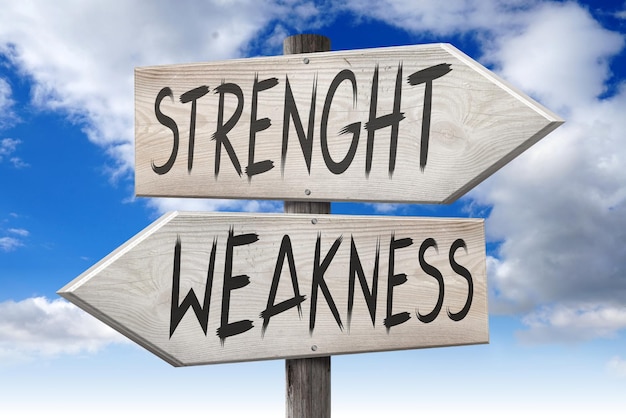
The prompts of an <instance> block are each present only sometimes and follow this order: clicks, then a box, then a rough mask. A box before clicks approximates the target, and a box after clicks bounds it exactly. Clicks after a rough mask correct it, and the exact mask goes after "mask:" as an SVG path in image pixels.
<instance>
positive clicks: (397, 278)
mask: <svg viewBox="0 0 626 418" xmlns="http://www.w3.org/2000/svg"><path fill="white" fill-rule="evenodd" d="M411 244H413V240H412V239H411V238H402V239H399V240H396V237H395V235H393V234H392V235H391V243H390V244H389V273H388V276H387V317H386V318H385V321H384V324H385V327H387V332H389V330H390V329H391V327H393V326H396V325H400V324H402V323H404V322H406V321H408V320H409V318H410V317H411V314H409V313H408V312H400V313H397V314H393V315H392V312H393V288H394V287H396V286H399V285H401V284H402V283H404V282H406V281H407V277H406V274H404V273H401V274H395V273H394V264H395V252H396V250H397V249H400V248H406V247H408V246H410V245H411Z"/></svg>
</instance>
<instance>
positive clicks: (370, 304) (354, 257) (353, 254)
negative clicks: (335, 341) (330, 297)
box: [348, 237, 380, 329]
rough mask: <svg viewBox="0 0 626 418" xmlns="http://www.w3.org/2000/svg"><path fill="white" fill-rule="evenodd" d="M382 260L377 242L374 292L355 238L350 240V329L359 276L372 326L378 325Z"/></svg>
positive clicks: (373, 274)
mask: <svg viewBox="0 0 626 418" xmlns="http://www.w3.org/2000/svg"><path fill="white" fill-rule="evenodd" d="M379 260H380V240H378V241H377V242H376V257H375V259H374V271H373V273H372V290H371V291H370V289H369V287H368V285H367V280H365V273H364V272H363V266H362V265H361V259H360V258H359V253H358V252H357V250H356V245H354V237H351V240H350V276H349V278H348V329H350V322H351V321H352V308H353V306H354V282H355V276H356V275H358V276H359V283H360V284H361V290H363V296H364V297H365V302H366V303H367V309H368V311H369V313H370V318H371V319H372V326H375V325H376V296H377V295H378V264H379Z"/></svg>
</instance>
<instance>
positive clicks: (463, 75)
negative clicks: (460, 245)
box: [135, 44, 562, 203]
mask: <svg viewBox="0 0 626 418" xmlns="http://www.w3.org/2000/svg"><path fill="white" fill-rule="evenodd" d="M561 123H562V120H561V119H560V118H559V117H558V116H556V115H555V114H553V113H552V112H550V111H549V110H547V109H545V108H544V107H542V106H541V105H540V104H538V103H536V102H535V101H533V100H532V99H530V98H528V97H527V96H525V95H524V94H522V93H520V92H519V91H517V90H516V89H514V88H513V87H511V86H509V85H508V84H507V83H506V82H504V81H502V80H501V79H499V78H498V77H497V76H496V75H494V74H493V73H491V72H490V71H489V70H487V69H485V68H484V67H483V66H481V65H480V64H478V63H477V62H475V61H474V60H472V59H471V58H469V57H468V56H466V55H465V54H463V53H462V52H461V51H459V50H457V49H456V48H454V47H453V46H451V45H449V44H434V45H419V46H410V47H394V48H381V49H366V50H352V51H339V52H329V53H315V54H299V55H296V56H278V57H265V58H253V59H241V60H232V61H224V62H213V63H203V64H189V65H169V66H158V67H142V68H137V69H136V70H135V131H136V134H135V138H136V142H135V143H136V162H135V169H136V174H135V179H136V184H135V187H136V193H137V195H141V196H176V197H212V198H246V199H248V198H261V199H281V200H314V201H378V202H389V201H391V202H417V203H421V202H424V203H441V202H443V203H450V202H452V201H454V200H455V199H457V198H458V197H460V196H461V195H463V194H464V193H465V192H467V191H468V190H469V189H471V188H472V187H474V186H475V185H477V184H478V183H480V182H481V181H482V180H484V179H485V178H486V177H488V176H489V175H491V174H492V173H493V172H495V171H496V170H497V169H499V168H500V167H502V166H503V165H504V164H506V163H507V162H509V161H510V160H511V159H513V158H514V157H516V156H517V155H519V154H520V153H521V152H522V151H524V150H525V149H527V148H528V147H529V146H531V145H532V144H534V143H535V142H536V141H538V140H539V139H541V138H542V137H544V136H545V135H547V134H548V133H550V132H551V131H552V130H554V129H555V128H556V127H558V126H559V125H560V124H561Z"/></svg>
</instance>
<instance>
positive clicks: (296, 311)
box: [59, 35, 563, 417]
mask: <svg viewBox="0 0 626 418" xmlns="http://www.w3.org/2000/svg"><path fill="white" fill-rule="evenodd" d="M327 44H328V45H327ZM285 45H286V48H285V53H286V54H291V53H299V54H298V55H285V56H282V57H269V58H254V59H245V60H232V61H226V62H217V63H204V64H188V65H172V66H162V67H144V68H138V69H136V71H135V81H136V83H135V85H136V91H135V129H136V164H135V165H136V166H135V169H136V171H135V179H136V182H135V187H136V194H137V195H141V196H175V197H210V198H237V199H241V198H244V199H248V198H259V199H280V200H285V211H286V212H289V214H284V215H259V214H247V215H242V214H239V215H236V214H220V213H178V212H173V213H169V214H166V215H164V216H163V217H161V218H160V219H159V220H157V221H156V222H154V223H153V224H152V225H150V226H149V227H148V228H146V229H145V230H144V231H142V232H141V233H139V234H138V235H136V236H135V237H134V238H132V239H131V240H129V241H128V242H127V243H125V244H124V245H122V246H121V247H119V248H118V249H117V250H115V251H114V252H113V253H111V254H110V255H109V256H107V257H106V258H104V259H103V260H102V261H100V262H99V263H97V264H96V265H95V266H93V267H92V268H91V269H89V270H87V271H86V272H85V273H83V274H82V275H80V276H79V277H77V278H76V279H74V280H73V281H72V282H70V283H69V284H67V285H66V286H65V287H63V288H62V289H61V290H60V291H59V293H60V294H61V295H62V296H64V297H65V298H67V299H69V300H70V301H72V302H73V303H75V304H76V305H78V306H80V307H81V308H83V309H84V310H86V311H87V312H89V313H91V314H93V315H94V316H95V317H97V318H99V319H100V320H102V321H103V322H105V323H107V324H109V325H110V326H111V327H113V328H115V329H116V330H118V331H119V332H121V333H122V334H124V335H126V336H128V337H129V338H131V339H132V340H134V341H135V342H137V343H138V344H140V345H142V346H144V347H145V348H147V349H148V350H150V351H151V352H153V353H154V354H156V355H157V356H159V357H161V358H163V359H164V360H166V361H167V362H169V363H170V364H172V365H175V366H186V365H196V364H213V363H223V362H235V361H249V360H261V359H277V358H284V359H287V361H286V368H287V416H289V417H296V416H297V417H314V416H315V417H317V416H329V415H330V357H329V356H330V355H332V354H344V353H358V352H370V351H386V350H400V349H409V348H420V347H440V346H449V345H464V344H480V343H486V342H488V340H489V332H488V311H487V284H486V272H485V262H486V254H485V237H484V226H483V221H482V220H475V219H441V218H439V219H437V218H435V219H432V218H431V219H424V218H409V217H357V216H333V215H329V214H321V213H328V212H329V211H330V201H374V202H413V203H422V202H429V203H442V202H443V203H449V202H452V201H454V200H455V199H457V198H458V197H460V196H461V195H463V194H464V193H465V192H467V191H468V190H470V189H471V188H472V187H474V186H475V185H477V184H478V183H480V182H481V181H482V180H484V179H485V178H486V177H487V176H489V175H490V174H492V173H493V172H495V171H496V170H497V169H498V168H500V167H502V166H503V165H504V164H506V163H507V162H509V161H510V160H512V159H513V158H515V157H516V156H517V155H519V154H520V153H521V152H523V151H524V150H525V149H527V148H528V147H530V146H531V145H532V144H534V143H535V142H536V141H538V140H539V139H541V138H542V137H544V136H545V135H547V134H548V133H550V132H551V131H552V130H554V129H555V128H556V127H558V126H559V125H560V124H562V123H563V121H562V120H561V119H560V118H559V117H558V116H556V115H555V114H553V113H552V112H550V111H549V110H547V109H545V108H544V107H543V106H541V105H540V104H538V103H537V102H535V101H533V100H532V99H530V98H529V97H527V96H525V95H524V94H523V93H520V92H519V91H517V90H516V89H515V88H513V87H511V86H510V85H508V84H507V83H506V82H504V81H502V80H501V79H499V78H498V77H497V76H495V75H494V74H493V73H491V72H490V71H488V70H487V69H485V68H484V67H482V66H481V65H480V64H478V63H477V62H475V61H473V60H472V59H471V58H469V57H467V56H466V55H465V54H463V53H462V52H460V51H459V50H457V49H456V48H454V47H453V46H451V45H448V44H435V45H419V46H411V47H397V48H382V49H371V50H357V51H340V52H317V51H319V50H320V49H321V50H325V49H329V47H330V46H329V42H328V40H327V39H326V38H323V37H319V36H316V35H298V36H296V37H291V38H288V39H287V40H286V43H285ZM297 213H300V214H297ZM315 213H320V214H315Z"/></svg>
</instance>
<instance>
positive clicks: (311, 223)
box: [59, 212, 489, 366]
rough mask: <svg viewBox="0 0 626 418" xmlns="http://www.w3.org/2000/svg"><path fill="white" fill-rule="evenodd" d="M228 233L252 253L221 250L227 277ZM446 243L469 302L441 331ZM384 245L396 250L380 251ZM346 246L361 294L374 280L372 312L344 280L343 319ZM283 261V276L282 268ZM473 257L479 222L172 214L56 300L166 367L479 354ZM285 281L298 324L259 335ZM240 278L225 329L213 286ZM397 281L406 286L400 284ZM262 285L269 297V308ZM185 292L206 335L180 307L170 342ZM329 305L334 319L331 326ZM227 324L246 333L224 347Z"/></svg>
mask: <svg viewBox="0 0 626 418" xmlns="http://www.w3.org/2000/svg"><path fill="white" fill-rule="evenodd" d="M231 231H232V232H231ZM229 233H230V234H232V236H239V235H244V234H256V235H257V236H258V240H257V241H255V242H253V243H249V244H245V245H238V246H234V247H232V248H231V249H232V262H231V267H228V266H229V263H228V262H227V260H228V256H227V252H228V251H227V247H228V245H227V243H228V242H229ZM285 236H288V237H289V241H290V243H291V246H290V247H291V251H288V252H284V253H285V254H286V257H285V259H284V262H283V263H279V262H278V261H277V260H278V259H279V253H280V252H281V251H280V248H281V245H282V243H283V241H284V240H285ZM429 238H432V239H433V240H435V241H436V247H433V246H430V247H428V248H426V251H425V252H424V254H423V259H424V260H423V261H424V262H426V263H427V264H428V265H430V266H432V267H433V268H435V269H437V270H438V271H440V272H441V275H442V278H443V283H444V285H445V286H444V289H445V291H444V294H443V295H444V296H443V302H442V305H441V311H440V313H439V314H438V316H437V317H436V318H435V319H434V320H433V321H432V322H429V323H425V322H423V321H421V320H419V319H418V314H419V315H422V316H424V315H426V314H428V313H429V312H431V311H432V310H433V309H434V307H435V305H436V304H437V300H438V291H439V287H440V286H439V284H438V281H437V279H436V278H435V277H434V276H433V275H432V270H431V272H430V273H428V271H427V268H425V267H424V266H423V265H422V263H420V247H421V246H422V245H423V243H424V242H425V241H426V240H427V239H429ZM458 239H462V240H464V243H465V248H458V249H457V250H456V251H454V254H452V257H453V258H454V260H456V263H458V265H460V266H463V268H465V269H467V271H468V272H469V273H471V277H472V283H473V298H472V302H471V306H470V309H469V311H468V313H467V315H466V316H465V317H464V318H463V319H462V320H459V321H453V320H452V319H450V317H449V315H448V313H449V312H451V313H456V312H459V311H460V310H461V309H462V308H463V306H464V304H465V303H466V301H467V298H468V292H469V290H468V281H467V280H466V279H465V278H464V277H463V276H462V274H459V271H460V270H459V269H458V268H456V269H455V268H454V267H453V263H451V261H450V248H451V247H452V245H453V243H454V242H455V241H456V240H458ZM394 240H395V241H396V242H398V241H399V240H403V242H404V243H405V244H406V246H402V247H398V248H395V249H394V250H392V249H391V248H392V245H391V244H392V242H393V241H394ZM409 240H410V243H409ZM177 242H180V269H179V271H180V274H179V276H180V283H179V297H178V300H177V301H176V300H173V288H174V276H175V274H174V271H175V270H176V268H175V264H176V263H175V258H176V257H175V247H176V244H177ZM231 242H233V241H231ZM213 243H215V246H216V254H215V258H214V263H213V269H212V271H213V275H212V277H213V280H212V286H209V288H210V290H211V293H210V298H209V304H208V306H207V304H204V303H203V301H204V298H203V296H204V295H205V294H206V290H207V283H208V282H209V280H208V278H209V271H210V269H209V266H210V265H211V261H210V260H211V250H212V246H213ZM352 243H354V247H355V249H356V253H357V255H358V262H359V263H360V264H361V266H362V270H363V274H364V278H365V283H366V287H367V288H369V289H370V290H371V289H373V283H374V280H373V278H374V273H375V272H377V274H378V290H377V296H376V297H374V303H373V311H372V310H370V309H369V308H368V305H367V302H366V299H367V298H366V296H365V295H366V292H365V291H364V290H362V284H361V281H360V279H359V275H358V274H356V275H355V285H354V293H353V298H352V301H353V302H352V311H351V312H350V307H349V304H350V302H349V299H350V297H349V294H350V290H349V288H350V284H349V283H350V265H351V263H352V264H353V265H356V264H355V263H356V260H357V259H356V258H355V257H354V255H353V252H352ZM333 246H335V247H336V252H333V250H332V248H333ZM377 248H378V250H377ZM377 251H378V254H379V258H378V260H379V262H378V268H377V269H376V268H375V266H376V261H375V260H376V253H377ZM287 253H289V254H288V255H287ZM392 253H393V254H392ZM291 256H292V259H293V263H294V269H293V270H292V269H291V268H290V266H289V262H288V261H289V259H290V258H291ZM485 257H486V255H485V238H484V225H483V221H482V220H475V219H442V218H431V219H425V218H411V217H361V216H338V215H298V214H284V215H261V214H259V215H244V214H225V213H195V212H191V213H177V212H174V213H170V214H167V215H164V216H163V217H162V218H160V219H159V220H157V221H156V222H155V223H153V224H152V225H150V226H149V227H148V228H146V229H145V230H144V231H142V232H140V233H139V234H138V235H137V236H135V237H134V238H132V239H130V240H129V241H128V242H127V243H125V244H124V245H122V246H121V247H120V248H118V249H117V250H115V251H114V252H113V253H111V254H110V255H109V256H107V257H106V258H104V259H103V260H102V261H100V262H99V263H97V264H96V265H95V266H93V267H92V268H90V269H89V270H87V271H86V272H85V273H83V274H82V275H80V276H79V277H77V278H76V279H75V280H74V281H72V282H71V283H69V284H68V285H67V286H65V287H64V288H63V289H61V290H60V291H59V293H60V294H61V295H62V296H64V297H65V298H67V299H69V300H70V301H72V302H73V303H75V304H76V305H78V306H79V307H81V308H82V309H84V310H86V311H87V312H89V313H91V314H92V315H94V316H96V317H97V318H99V319H100V320H102V321H103V322H105V323H107V324H109V325H110V326H112V327H113V328H115V329H117V330H118V331H119V332H121V333H122V334H124V335H126V336H127V337H129V338H130V339H132V340H133V341H135V342H137V343H139V344H140V345H142V346H144V347H145V348H147V349H148V350H150V351H151V352H153V353H154V354H156V355H158V356H159V357H161V358H163V359H164V360H166V361H168V362H169V363H171V364H173V365H175V366H185V365H196V364H211V363H223V362H238V361H248V360H261V359H277V358H297V357H323V356H329V355H333V354H343V353H359V352H370V351H387V350H401V349H409V348H420V347H438V346H450V345H462V344H480V343H486V342H488V338H489V337H488V335H489V334H488V318H487V288H486V272H485ZM391 258H393V268H390V264H391V263H390V259H391ZM277 266H278V267H277ZM316 266H317V267H316ZM315 271H317V272H318V273H320V272H321V277H322V280H321V281H320V280H318V281H317V283H318V284H319V283H321V282H324V284H325V285H322V286H315V285H314V282H313V277H314V272H315ZM277 272H278V273H277ZM292 273H293V275H294V277H295V280H296V281H297V284H298V288H299V294H300V295H302V296H304V297H305V299H304V301H303V302H302V303H301V305H300V308H301V315H300V314H299V313H298V309H297V307H296V306H294V307H292V308H290V309H287V310H285V311H284V312H281V313H278V314H276V315H275V316H271V317H270V320H269V322H268V323H267V324H266V327H265V330H264V332H263V328H264V320H263V319H262V318H261V316H262V312H263V311H265V310H266V309H267V308H268V306H274V305H275V306H277V305H278V304H279V303H281V302H286V301H288V300H290V299H292V298H294V297H295V295H296V291H295V290H294V288H293V284H292V279H291V274H292ZM242 275H247V276H249V283H248V284H245V285H243V286H241V287H237V286H234V287H233V288H232V289H231V291H230V296H229V297H228V301H229V309H228V310H227V313H226V318H225V316H224V300H225V299H224V283H225V282H227V281H228V283H230V284H233V283H235V279H233V278H234V277H237V276H242ZM402 275H406V281H405V282H403V281H402V280H401V277H402ZM274 280H276V283H277V287H276V292H275V297H274V298H273V300H272V299H271V298H270V294H271V288H272V283H273V281H274ZM396 282H397V283H396ZM400 282H402V283H400ZM389 283H396V284H392V285H391V286H390V285H389ZM323 287H325V288H326V289H323ZM390 288H391V289H390ZM191 290H193V295H195V297H196V299H197V303H198V305H199V306H198V309H200V308H201V307H206V308H207V312H208V317H207V332H206V333H205V332H204V331H203V329H202V326H201V324H200V321H199V319H198V315H197V314H196V313H194V309H193V308H191V307H190V308H189V309H187V310H186V312H185V313H184V316H183V317H182V320H181V321H180V323H179V324H178V325H177V327H176V328H175V330H174V332H173V333H172V334H171V336H170V332H171V325H172V305H173V304H174V305H175V306H182V305H184V300H185V298H186V297H187V296H189V295H192V293H191ZM390 291H391V294H392V301H391V303H390V301H389V292H390ZM314 293H317V300H316V302H315V303H314V302H313V301H314V299H315V297H314ZM189 297H190V298H191V296H189ZM331 301H332V303H334V305H335V307H336V314H337V315H338V318H335V316H334V315H333V312H332V309H331ZM173 302H174V303H173ZM312 310H315V314H314V315H311V313H312ZM403 312H406V313H407V314H408V316H409V319H408V320H407V321H406V322H404V323H401V324H398V325H396V326H392V327H390V328H387V327H386V326H385V320H386V319H388V318H389V317H390V315H396V314H401V313H403ZM350 313H351V315H350ZM200 316H202V315H200ZM311 318H313V322H314V325H313V326H312V327H311ZM238 321H251V324H252V328H250V329H249V330H247V331H245V332H243V333H240V334H238V335H233V336H230V337H227V338H225V339H224V340H221V339H220V338H219V337H218V332H219V328H220V327H221V326H223V325H224V324H225V323H235V322H238Z"/></svg>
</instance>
